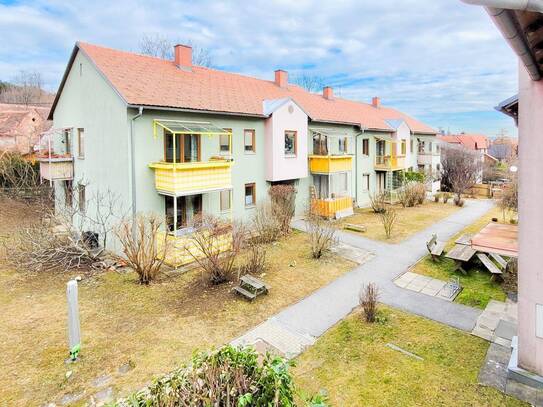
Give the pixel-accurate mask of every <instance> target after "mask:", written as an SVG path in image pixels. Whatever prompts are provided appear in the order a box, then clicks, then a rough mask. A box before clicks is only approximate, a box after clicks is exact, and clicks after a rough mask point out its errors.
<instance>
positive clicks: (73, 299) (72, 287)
mask: <svg viewBox="0 0 543 407" xmlns="http://www.w3.org/2000/svg"><path fill="white" fill-rule="evenodd" d="M66 298H67V301H68V346H69V351H70V358H71V359H72V360H76V359H77V356H78V354H79V351H80V347H81V331H80V325H79V305H78V299H77V281H76V280H70V281H68V283H67V284H66Z"/></svg>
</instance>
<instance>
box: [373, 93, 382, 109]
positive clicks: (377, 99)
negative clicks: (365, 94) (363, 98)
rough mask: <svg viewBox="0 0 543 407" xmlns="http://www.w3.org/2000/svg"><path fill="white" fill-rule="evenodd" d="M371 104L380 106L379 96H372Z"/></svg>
mask: <svg viewBox="0 0 543 407" xmlns="http://www.w3.org/2000/svg"><path fill="white" fill-rule="evenodd" d="M371 105H372V106H373V107H381V98H379V97H377V96H374V97H373V98H372V99H371Z"/></svg>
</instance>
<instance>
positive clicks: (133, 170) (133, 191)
mask: <svg viewBox="0 0 543 407" xmlns="http://www.w3.org/2000/svg"><path fill="white" fill-rule="evenodd" d="M142 115H143V106H140V107H139V111H138V114H137V115H135V116H133V117H132V118H131V119H130V189H131V195H132V234H134V235H135V232H136V230H135V227H136V222H135V219H136V213H137V209H136V159H135V154H136V146H135V144H134V127H135V121H136V120H137V119H138V118H140V117H141V116H142Z"/></svg>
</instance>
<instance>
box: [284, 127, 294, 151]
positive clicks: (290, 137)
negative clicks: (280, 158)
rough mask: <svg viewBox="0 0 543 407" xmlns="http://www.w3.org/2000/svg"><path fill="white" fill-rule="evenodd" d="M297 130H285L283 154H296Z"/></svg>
mask: <svg viewBox="0 0 543 407" xmlns="http://www.w3.org/2000/svg"><path fill="white" fill-rule="evenodd" d="M296 138H297V132H295V131H292V130H286V131H285V155H296V147H297V146H296Z"/></svg>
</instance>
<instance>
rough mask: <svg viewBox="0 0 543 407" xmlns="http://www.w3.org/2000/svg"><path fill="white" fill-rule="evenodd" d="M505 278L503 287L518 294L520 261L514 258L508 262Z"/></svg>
mask: <svg viewBox="0 0 543 407" xmlns="http://www.w3.org/2000/svg"><path fill="white" fill-rule="evenodd" d="M502 277H503V287H504V288H505V290H506V291H507V292H510V293H516V292H517V291H518V260H517V259H516V258H514V257H512V258H511V259H510V260H509V261H508V262H507V267H506V268H505V273H503V275H502Z"/></svg>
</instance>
